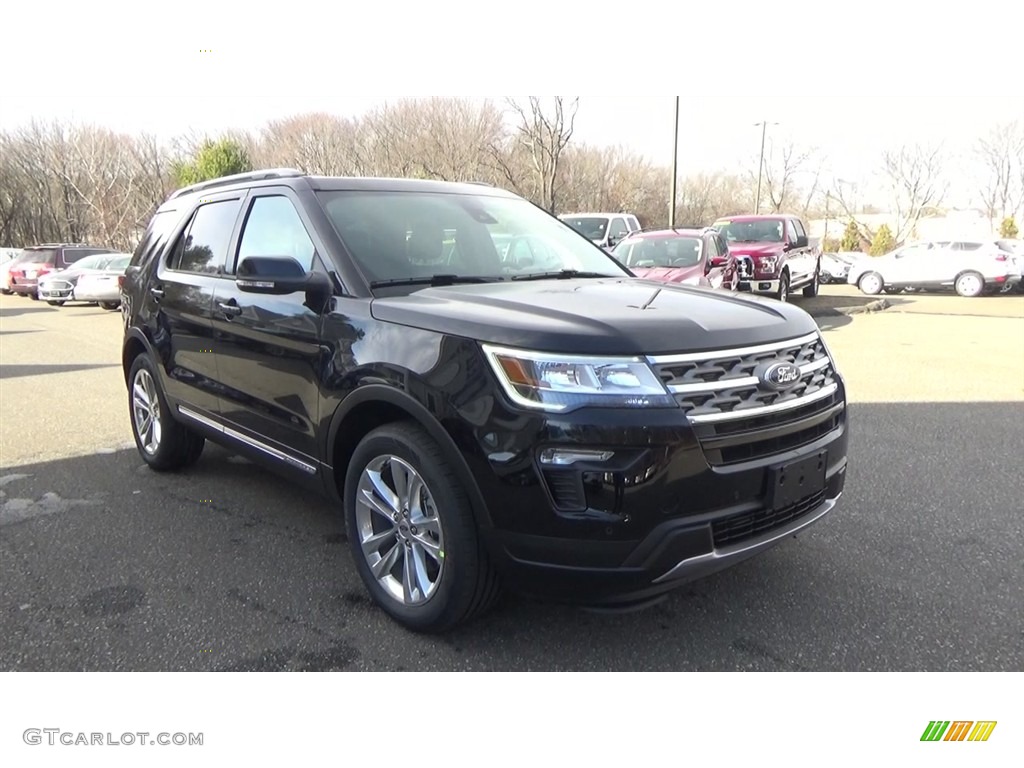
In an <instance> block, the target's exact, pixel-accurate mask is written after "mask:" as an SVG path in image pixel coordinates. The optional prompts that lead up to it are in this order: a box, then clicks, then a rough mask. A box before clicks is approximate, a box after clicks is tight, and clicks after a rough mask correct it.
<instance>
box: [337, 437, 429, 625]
mask: <svg viewBox="0 0 1024 768" xmlns="http://www.w3.org/2000/svg"><path fill="white" fill-rule="evenodd" d="M355 516H356V519H355V522H356V529H357V531H358V533H359V544H360V549H361V551H362V554H363V557H364V558H365V559H366V563H367V565H369V567H370V572H371V573H372V574H373V577H374V578H375V579H376V580H377V583H378V584H379V585H380V586H381V587H382V588H383V589H384V591H385V592H387V593H388V594H389V595H390V596H391V597H392V598H394V599H395V600H397V601H398V602H400V603H402V604H404V605H420V604H422V603H424V602H426V601H427V600H429V599H430V598H431V597H432V596H433V595H434V594H435V593H436V591H437V587H438V585H439V584H440V582H441V576H442V573H443V571H444V535H443V531H442V527H441V521H440V519H439V517H438V514H437V507H436V506H435V504H434V500H433V497H432V496H431V493H430V489H429V488H428V487H427V484H426V482H425V481H424V479H423V477H422V476H421V475H420V474H419V472H417V471H416V470H415V469H414V468H413V467H412V465H410V464H409V463H408V462H407V461H405V460H403V459H401V458H399V457H398V456H393V455H385V456H378V457H376V458H375V459H373V460H372V461H370V462H369V463H368V464H367V465H366V467H364V469H363V471H362V474H361V475H360V477H359V484H358V486H357V489H356V509H355Z"/></svg>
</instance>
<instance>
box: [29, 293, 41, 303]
mask: <svg viewBox="0 0 1024 768" xmlns="http://www.w3.org/2000/svg"><path fill="white" fill-rule="evenodd" d="M28 295H29V296H31V297H32V301H39V295H38V294H37V293H35V292H32V293H30V294H28Z"/></svg>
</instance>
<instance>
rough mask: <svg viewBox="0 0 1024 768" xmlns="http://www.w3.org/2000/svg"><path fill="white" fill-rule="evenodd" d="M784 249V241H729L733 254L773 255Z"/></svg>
mask: <svg viewBox="0 0 1024 768" xmlns="http://www.w3.org/2000/svg"><path fill="white" fill-rule="evenodd" d="M782 251H783V244H782V243H729V253H731V254H732V255H733V256H773V255H775V254H777V253H782Z"/></svg>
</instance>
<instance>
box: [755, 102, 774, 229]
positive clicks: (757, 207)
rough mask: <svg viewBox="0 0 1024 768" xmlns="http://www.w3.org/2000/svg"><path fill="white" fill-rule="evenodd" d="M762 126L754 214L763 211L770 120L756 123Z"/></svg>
mask: <svg viewBox="0 0 1024 768" xmlns="http://www.w3.org/2000/svg"><path fill="white" fill-rule="evenodd" d="M772 125H778V123H772ZM757 126H761V160H760V162H758V164H757V197H755V198H754V215H757V214H759V213H760V212H761V176H762V175H763V173H764V139H765V135H766V134H767V133H768V121H767V120H762V121H761V122H760V123H754V127H755V128H756V127H757Z"/></svg>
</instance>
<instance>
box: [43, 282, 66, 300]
mask: <svg viewBox="0 0 1024 768" xmlns="http://www.w3.org/2000/svg"><path fill="white" fill-rule="evenodd" d="M74 291H75V286H74V285H72V284H71V283H68V282H58V283H43V284H42V285H39V286H38V288H37V294H38V296H39V298H40V299H44V300H46V301H71V300H72V299H73V298H74Z"/></svg>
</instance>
